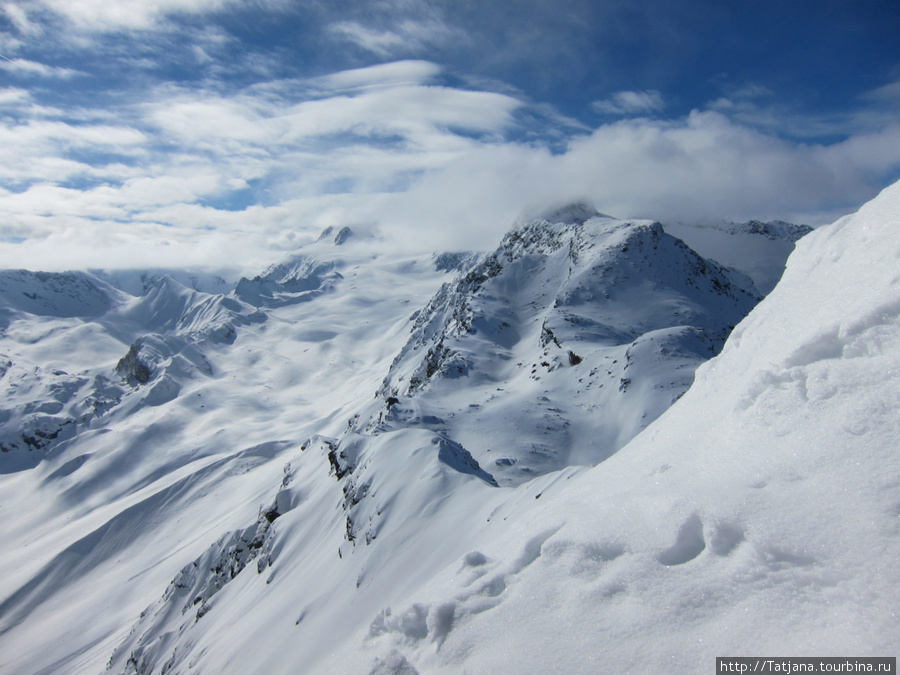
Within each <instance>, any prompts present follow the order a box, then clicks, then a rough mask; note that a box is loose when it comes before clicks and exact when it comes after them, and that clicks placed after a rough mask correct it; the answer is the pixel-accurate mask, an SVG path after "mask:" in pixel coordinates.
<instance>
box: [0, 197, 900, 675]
mask: <svg viewBox="0 0 900 675" xmlns="http://www.w3.org/2000/svg"><path fill="white" fill-rule="evenodd" d="M898 214H900V184H898V185H895V186H893V187H892V188H889V189H888V190H886V191H885V192H884V193H883V194H882V195H881V196H879V197H878V198H877V199H876V200H874V201H873V202H872V203H870V204H869V205H867V206H866V207H864V208H863V209H862V210H861V211H860V212H859V213H858V214H856V215H854V216H851V217H848V218H846V219H844V220H842V221H839V222H838V223H836V224H834V225H832V226H830V227H827V228H822V229H820V230H818V231H815V232H813V233H811V234H808V235H807V236H805V237H803V238H802V239H800V240H799V241H798V242H797V244H796V251H795V252H794V253H793V254H792V255H791V258H790V260H789V263H788V265H787V269H786V271H785V273H784V276H783V278H782V279H781V281H779V282H778V284H777V286H776V287H775V290H774V291H773V292H772V293H771V294H770V295H769V296H768V297H767V298H766V299H765V300H763V301H762V302H761V303H760V304H758V305H756V307H755V308H754V305H755V304H756V303H757V301H758V300H759V296H758V295H757V293H756V290H755V288H754V285H756V286H757V287H759V284H758V280H757V278H754V277H753V274H752V272H753V270H749V269H748V270H742V271H743V272H744V273H745V274H746V275H748V276H749V277H750V278H753V281H752V282H751V281H749V280H748V276H745V274H742V273H741V272H738V271H735V270H733V269H729V268H726V267H723V266H722V265H721V264H718V263H716V262H713V261H712V260H710V259H708V258H704V257H701V255H699V254H698V253H696V252H695V251H694V250H692V249H691V248H689V247H688V246H687V245H686V244H685V243H683V242H682V241H680V240H679V239H676V238H674V237H672V236H670V235H669V234H667V233H666V232H665V231H664V230H663V228H662V227H661V226H660V225H659V224H658V223H653V222H650V221H636V222H631V221H618V220H615V219H612V218H608V217H605V216H602V215H600V214H597V213H596V212H593V211H590V210H589V209H587V208H586V207H584V206H581V205H575V206H572V207H564V208H562V209H557V210H554V211H553V212H548V213H547V214H545V215H544V217H542V218H539V219H537V220H535V221H530V222H525V223H519V224H517V225H516V226H515V227H514V228H513V229H512V230H511V231H510V233H509V234H508V235H507V236H506V237H505V238H504V240H503V241H502V242H501V244H500V246H499V247H498V248H497V250H495V251H494V252H492V253H489V254H487V255H483V256H480V257H478V256H473V255H471V254H444V255H438V256H432V257H428V256H423V257H419V258H404V257H402V256H390V255H381V256H375V257H373V256H372V254H371V251H370V250H368V247H367V244H366V241H365V238H364V237H361V236H357V235H353V234H352V233H351V232H350V231H349V230H347V231H344V230H341V231H338V232H335V231H331V232H326V233H323V236H322V237H321V238H320V240H319V241H318V242H316V243H314V244H311V245H310V246H307V247H305V248H304V249H303V250H301V251H298V252H296V253H295V254H294V255H292V256H291V257H290V258H289V259H288V260H286V261H284V262H283V263H282V264H280V265H277V266H274V267H272V268H270V269H269V270H267V271H266V272H264V273H262V274H260V275H259V276H257V277H256V278H254V279H250V280H247V279H244V280H241V281H240V282H238V284H237V286H236V287H235V289H234V290H233V291H229V292H227V293H223V292H222V290H224V289H218V288H217V286H216V283H217V282H215V281H214V280H209V279H207V280H205V281H203V280H199V279H198V280H196V281H195V282H191V279H190V275H188V274H186V273H174V274H171V275H168V276H167V275H165V274H159V273H156V272H153V271H147V272H145V273H142V272H134V273H129V274H126V273H118V274H117V275H112V274H105V273H92V274H84V273H71V274H69V275H42V274H38V273H31V272H21V271H10V272H2V273H0V311H2V316H3V321H4V328H3V332H2V336H0V353H2V358H0V386H2V387H3V388H4V389H3V392H4V407H3V409H2V410H0V442H2V447H0V450H2V451H3V452H2V453H0V495H2V496H3V498H2V500H0V516H2V517H0V535H2V537H3V540H4V541H6V542H10V543H11V545H10V546H8V547H7V550H6V555H4V556H2V557H0V655H2V656H0V671H2V672H4V673H5V672H10V673H22V672H29V673H30V672H34V673H40V672H45V673H56V672H79V673H80V672H88V673H91V672H93V673H99V672H112V673H189V672H204V673H206V672H217V673H218V672H221V673H232V672H234V673H246V672H265V673H294V672H298V671H300V672H309V673H335V672H340V673H361V674H366V673H374V674H382V673H460V672H469V673H496V672H539V673H543V672H583V673H595V672H624V671H627V672H703V671H706V670H708V669H710V668H712V667H713V664H714V658H715V656H717V655H724V654H743V655H751V654H769V655H771V654H778V655H881V656H883V655H892V654H895V653H896V651H897V649H898V647H900V640H898V635H900V633H898V631H897V630H896V627H897V626H896V607H897V606H898V600H900V597H898V594H900V591H898V589H900V578H898V577H900V572H898V571H897V569H898V568H897V566H896V564H895V561H896V560H897V559H898V557H900V551H898V547H900V544H898V541H900V540H898V534H900V497H898V495H900V491H898V490H900V460H898V458H897V456H896V447H897V439H898V438H900V422H898V420H897V417H896V414H895V411H896V410H897V409H898V406H900V385H898V380H897V377H896V375H897V372H898V367H900V331H898V323H900V272H898V264H897V261H898V259H900V240H898V234H897V233H898V232H900V216H898ZM757 229H760V228H757ZM788 229H790V228H788ZM783 230H784V228H782V229H780V230H779V229H778V228H775V230H773V232H774V235H773V236H774V237H775V240H777V241H786V240H787V239H790V236H786V235H785V236H783V235H784V231H783ZM790 231H791V232H793V230H790ZM718 232H720V233H721V232H725V235H724V236H731V237H732V239H731V240H728V239H724V238H722V237H719V234H716V236H715V238H714V239H715V241H714V242H713V243H714V244H715V247H716V248H717V249H718V250H719V251H720V258H719V260H720V262H722V263H724V264H732V263H730V262H729V261H728V256H732V258H734V259H737V258H738V257H739V256H737V254H736V251H738V250H739V249H740V247H741V246H743V245H744V244H743V239H742V237H746V236H761V235H759V233H757V232H755V231H754V232H750V233H749V234H748V232H747V231H744V230H741V229H740V228H738V229H736V230H734V231H731V230H727V228H726V229H723V230H719V231H718ZM729 232H730V234H729ZM351 235H352V236H351ZM791 236H792V235H791ZM728 241H731V242H732V245H731V248H729V246H728V245H726V243H727V242H728ZM767 241H769V240H768V239H767ZM790 244H791V247H793V244H794V240H793V239H791V240H790ZM710 246H712V244H710ZM779 246H780V245H779ZM696 248H702V246H699V245H698V246H697V247H696ZM767 250H768V251H769V253H767V254H766V255H768V256H771V257H769V258H767V260H766V265H768V266H770V267H771V268H773V269H774V268H775V267H778V266H779V265H781V264H783V260H784V256H786V255H787V250H786V248H785V247H777V250H776V249H775V248H770V249H767ZM721 253H727V254H728V256H725V255H721ZM760 255H762V254H760ZM723 258H725V259H723ZM779 261H780V262H779ZM735 267H737V266H736V265H735ZM778 274H779V276H780V270H779V272H778ZM211 291H212V292H211ZM748 312H749V314H748ZM745 317H746V318H745ZM735 325H736V326H737V327H736V328H734V329H733V331H732V328H733V327H734V326H735ZM729 333H730V335H729ZM719 352H720V353H719ZM716 354H718V355H717V356H716ZM710 357H712V358H710ZM701 364H702V365H701ZM698 366H699V368H698ZM695 371H696V374H695ZM692 383H693V384H692ZM685 392H686V393H685ZM657 418H658V419H657ZM654 420H655V421H654Z"/></svg>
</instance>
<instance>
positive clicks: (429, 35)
mask: <svg viewBox="0 0 900 675" xmlns="http://www.w3.org/2000/svg"><path fill="white" fill-rule="evenodd" d="M329 30H330V31H331V32H332V33H333V34H334V35H335V36H337V37H339V38H342V39H344V40H347V41H349V42H351V43H353V44H355V45H356V46H357V47H360V48H361V49H364V50H365V51H368V52H370V53H372V54H375V55H376V56H379V57H381V58H393V57H396V56H400V55H403V54H418V53H421V52H422V51H424V50H425V49H426V48H428V47H433V46H443V45H448V44H453V43H462V44H465V43H467V42H468V36H467V35H466V33H465V32H464V31H462V30H461V29H459V28H456V27H453V26H450V25H449V24H447V23H445V22H444V21H442V20H440V19H439V18H436V17H433V18H427V19H403V20H400V21H396V22H394V23H392V25H391V27H390V28H383V29H377V28H370V27H368V26H365V25H363V24H361V23H358V22H356V21H338V22H336V23H333V24H331V25H330V26H329Z"/></svg>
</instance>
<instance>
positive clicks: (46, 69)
mask: <svg viewBox="0 0 900 675" xmlns="http://www.w3.org/2000/svg"><path fill="white" fill-rule="evenodd" d="M0 70H5V71H6V72H8V73H12V74H14V75H22V76H29V75H35V76H38V77H55V78H59V79H63V80H66V79H69V78H70V77H75V76H76V75H81V73H79V72H78V71H77V70H73V69H72V68H60V67H58V66H48V65H46V64H44V63H38V62H37V61H29V60H27V59H7V58H5V57H4V58H3V59H0Z"/></svg>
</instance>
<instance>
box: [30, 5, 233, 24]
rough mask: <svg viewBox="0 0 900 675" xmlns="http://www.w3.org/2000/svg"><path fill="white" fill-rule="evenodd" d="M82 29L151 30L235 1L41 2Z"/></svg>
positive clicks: (217, 8)
mask: <svg viewBox="0 0 900 675" xmlns="http://www.w3.org/2000/svg"><path fill="white" fill-rule="evenodd" d="M38 2H39V3H40V4H42V5H44V6H46V7H47V8H49V9H51V10H53V11H54V12H56V13H57V14H60V15H62V16H65V17H66V18H67V19H69V20H70V21H71V22H72V23H74V24H75V25H76V26H78V27H79V28H83V29H87V30H96V31H109V30H120V29H149V28H153V27H155V26H156V25H157V24H158V23H159V22H160V21H162V20H163V19H164V18H165V17H166V16H169V15H172V14H179V13H182V14H202V13H205V12H214V11H217V10H220V9H222V8H224V7H226V6H228V5H230V4H235V0H77V2H73V0H38Z"/></svg>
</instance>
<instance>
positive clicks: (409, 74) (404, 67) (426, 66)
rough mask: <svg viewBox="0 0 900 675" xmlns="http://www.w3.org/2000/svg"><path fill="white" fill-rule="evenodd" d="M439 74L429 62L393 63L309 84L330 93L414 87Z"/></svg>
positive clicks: (435, 65)
mask: <svg viewBox="0 0 900 675" xmlns="http://www.w3.org/2000/svg"><path fill="white" fill-rule="evenodd" d="M440 72H441V67H440V66H439V65H437V64H436V63H431V62H430V61H393V62H391V63H381V64H378V65H375V66H368V67H366V68H355V69H353V70H344V71H342V72H339V73H334V74H331V75H326V76H324V77H318V78H315V79H313V80H312V81H311V82H310V84H312V85H314V86H320V87H322V88H323V89H325V90H329V91H332V92H335V91H341V90H346V89H360V88H365V87H372V86H377V87H386V86H396V85H415V84H425V83H427V82H429V81H431V80H433V79H434V78H435V77H437V76H438V75H439V74H440Z"/></svg>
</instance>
